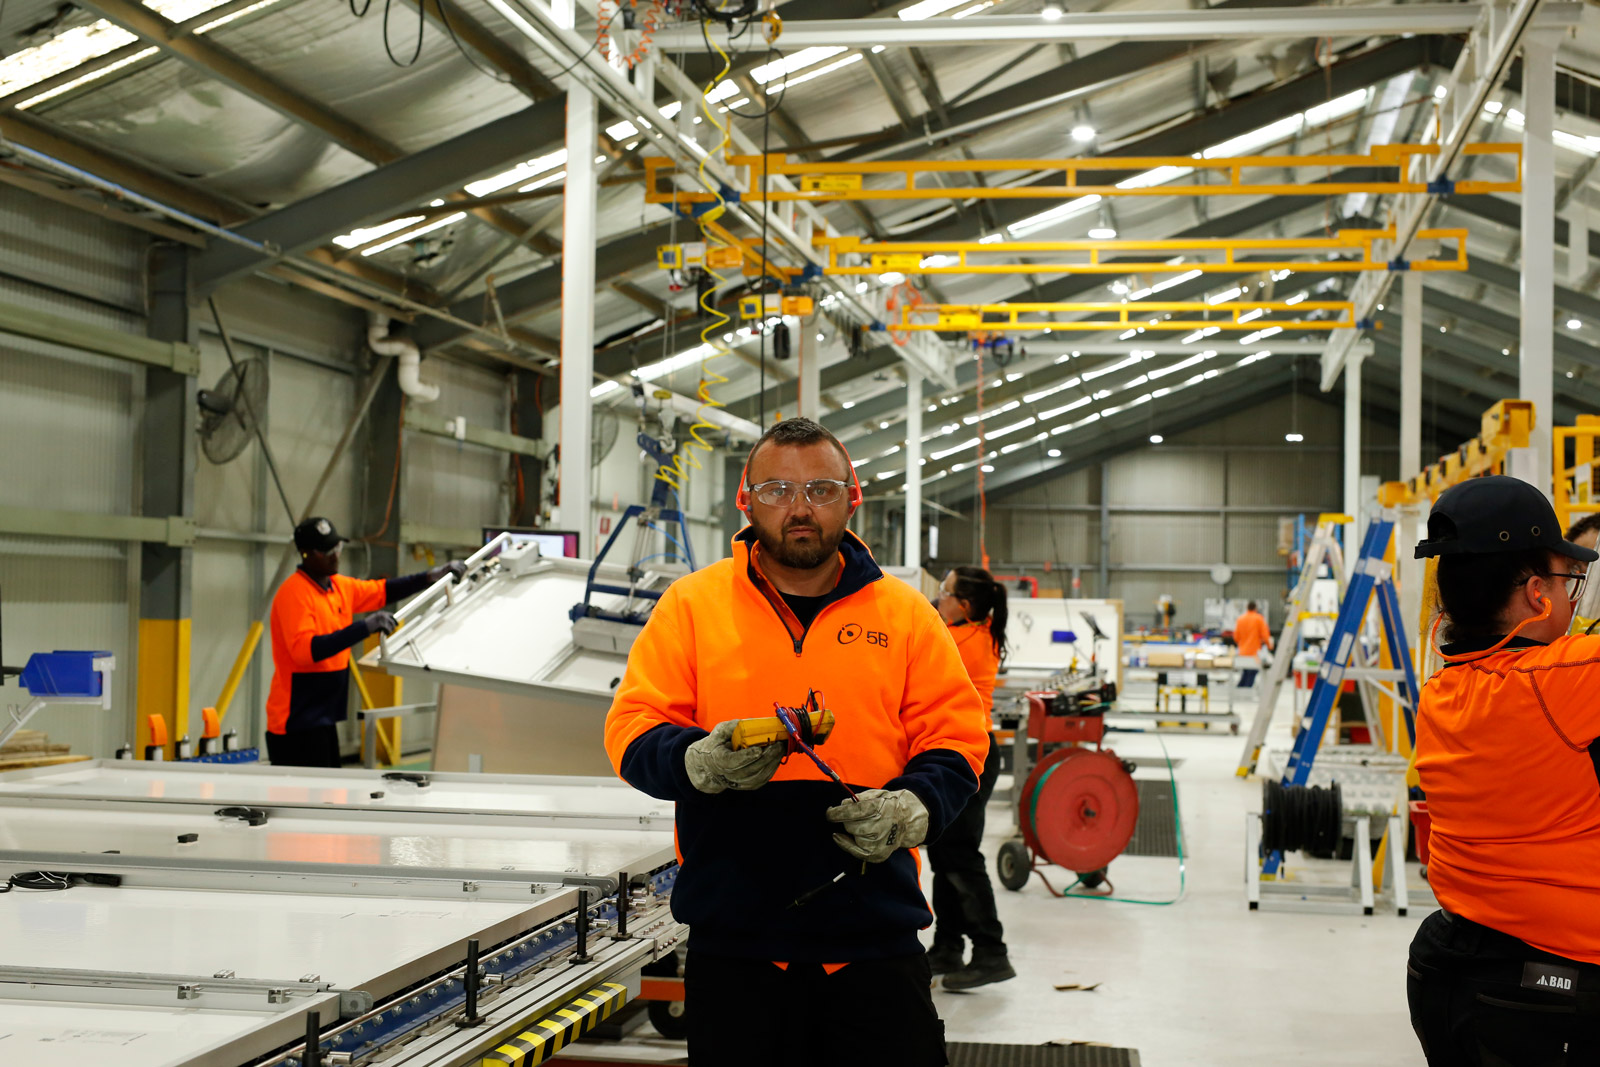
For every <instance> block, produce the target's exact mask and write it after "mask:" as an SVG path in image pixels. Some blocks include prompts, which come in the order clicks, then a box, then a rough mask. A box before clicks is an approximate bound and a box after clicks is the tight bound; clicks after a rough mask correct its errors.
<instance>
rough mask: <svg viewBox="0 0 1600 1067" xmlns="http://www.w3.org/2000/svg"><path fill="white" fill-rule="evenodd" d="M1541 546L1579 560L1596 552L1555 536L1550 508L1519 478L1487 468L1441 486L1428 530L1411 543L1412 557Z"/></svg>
mask: <svg viewBox="0 0 1600 1067" xmlns="http://www.w3.org/2000/svg"><path fill="white" fill-rule="evenodd" d="M1536 548H1542V549H1545V550H1546V551H1549V552H1554V553H1556V554H1558V555H1562V556H1567V557H1568V558H1570V559H1575V560H1578V561H1579V562H1582V563H1592V562H1594V561H1595V560H1596V559H1600V552H1595V551H1594V550H1593V549H1590V548H1584V547H1583V546H1582V545H1575V544H1573V543H1572V542H1571V541H1568V540H1566V539H1564V538H1563V537H1562V536H1561V524H1560V523H1558V522H1557V521H1556V509H1555V508H1553V507H1551V505H1550V501H1549V499H1548V498H1546V497H1545V495H1544V494H1543V493H1541V492H1540V491H1539V490H1538V489H1537V488H1535V487H1534V486H1532V485H1530V484H1529V483H1527V482H1525V481H1523V480H1522V479H1521V478H1511V477H1507V476H1506V475H1503V474H1492V475H1489V476H1488V477H1485V478H1469V479H1468V480H1467V481H1464V482H1462V483H1461V484H1459V485H1453V486H1451V487H1450V488H1449V489H1446V490H1445V491H1444V493H1443V494H1441V495H1440V497H1439V499H1438V500H1437V501H1436V502H1435V503H1434V505H1433V510H1432V511H1430V512H1428V536H1427V539H1426V540H1424V541H1420V542H1418V543H1417V558H1418V559H1427V558H1428V557H1429V556H1465V555H1488V554H1492V553H1496V552H1525V551H1527V550H1528V549H1536Z"/></svg>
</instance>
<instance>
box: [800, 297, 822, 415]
mask: <svg viewBox="0 0 1600 1067" xmlns="http://www.w3.org/2000/svg"><path fill="white" fill-rule="evenodd" d="M794 334H795V336H796V337H797V338H798V339H799V340H798V341H797V342H796V349H797V351H798V352H799V354H800V360H799V362H800V367H799V371H800V373H799V379H800V405H799V406H800V414H801V415H802V416H803V417H805V418H808V419H813V420H815V419H820V418H822V346H823V342H821V341H819V340H817V339H816V335H815V334H809V335H808V328H807V323H806V322H805V320H804V319H802V320H800V322H798V323H797V324H796V325H795V328H794Z"/></svg>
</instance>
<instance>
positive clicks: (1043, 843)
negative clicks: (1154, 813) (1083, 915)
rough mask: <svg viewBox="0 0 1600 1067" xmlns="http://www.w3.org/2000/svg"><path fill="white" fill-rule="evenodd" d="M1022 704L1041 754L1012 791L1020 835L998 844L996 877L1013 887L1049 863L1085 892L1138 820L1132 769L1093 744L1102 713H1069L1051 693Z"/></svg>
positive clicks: (1100, 879) (1097, 741)
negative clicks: (1068, 873) (1075, 877)
mask: <svg viewBox="0 0 1600 1067" xmlns="http://www.w3.org/2000/svg"><path fill="white" fill-rule="evenodd" d="M1028 705H1029V708H1028V726H1027V730H1028V737H1029V738H1030V739H1031V740H1035V741H1038V742H1039V745H1040V751H1042V752H1046V754H1045V755H1044V756H1043V758H1041V759H1040V760H1039V762H1038V764H1037V765H1035V766H1034V768H1033V770H1032V771H1031V772H1030V773H1029V774H1028V777H1027V779H1026V780H1025V781H1024V783H1023V786H1022V790H1021V792H1020V793H1019V796H1018V803H1017V825H1018V828H1019V830H1020V831H1021V839H1020V840H1018V839H1015V838H1014V839H1012V840H1010V841H1007V842H1005V843H1004V844H1002V845H1001V847H1000V855H999V858H998V866H999V874H1000V882H1001V884H1002V885H1004V886H1005V887H1006V888H1007V889H1013V890H1016V889H1021V888H1022V887H1023V886H1024V885H1026V884H1027V881H1028V877H1029V876H1030V875H1031V874H1032V873H1034V872H1035V871H1036V870H1038V868H1039V867H1041V866H1045V865H1049V864H1054V865H1055V866H1058V867H1063V868H1065V869H1067V870H1069V871H1072V872H1074V873H1075V874H1077V875H1078V879H1079V883H1080V884H1081V885H1083V886H1084V887H1086V888H1091V889H1092V888H1094V887H1095V886H1098V885H1099V884H1101V883H1102V882H1103V881H1105V871H1106V868H1107V867H1108V866H1109V865H1110V863H1111V861H1112V860H1114V859H1116V858H1117V857H1118V856H1119V855H1121V854H1122V850H1123V849H1125V848H1127V847H1128V842H1129V841H1130V840H1132V838H1133V832H1134V829H1135V827H1136V826H1137V825H1138V822H1139V790H1138V787H1137V786H1135V785H1134V782H1133V775H1132V770H1133V767H1132V765H1131V764H1129V763H1127V762H1125V761H1124V760H1122V759H1119V758H1118V756H1117V754H1116V753H1115V752H1112V751H1111V750H1110V749H1107V748H1102V747H1099V746H1100V742H1101V739H1102V738H1103V737H1104V736H1105V719H1104V717H1103V715H1102V714H1100V713H1094V714H1082V713H1079V714H1071V713H1070V711H1071V710H1072V706H1071V705H1070V703H1067V704H1064V703H1063V701H1062V698H1061V696H1060V694H1056V693H1029V694H1028ZM1101 710H1102V711H1103V709H1101ZM1063 712H1068V713H1063ZM1090 745H1093V746H1095V747H1093V748H1091V747H1088V746H1090ZM1050 746H1054V747H1053V748H1050ZM1047 750H1048V751H1047ZM1040 876H1041V877H1043V875H1042V873H1041V875H1040ZM1045 884H1046V885H1047V886H1048V885H1049V884H1050V883H1049V881H1048V879H1046V881H1045ZM1053 891H1054V890H1053V888H1052V892H1053Z"/></svg>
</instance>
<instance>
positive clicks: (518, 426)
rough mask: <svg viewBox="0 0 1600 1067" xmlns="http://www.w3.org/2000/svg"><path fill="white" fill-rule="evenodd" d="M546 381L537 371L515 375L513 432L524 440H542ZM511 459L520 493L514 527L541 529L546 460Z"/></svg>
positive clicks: (514, 503) (515, 501)
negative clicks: (541, 501)
mask: <svg viewBox="0 0 1600 1067" xmlns="http://www.w3.org/2000/svg"><path fill="white" fill-rule="evenodd" d="M543 378H544V376H543V375H541V374H535V373H534V372H533V371H525V370H517V371H512V372H511V384H512V390H513V393H512V403H511V410H512V412H513V413H514V416H515V418H516V422H515V423H514V424H513V426H512V429H513V430H515V431H516V432H517V434H518V435H519V436H521V437H532V438H539V437H541V436H542V435H543V434H544V409H543V408H542V407H541V406H540V404H539V397H540V395H541V393H542V392H543V391H544V389H545V387H546V383H545V382H544V381H543ZM509 459H510V461H511V474H512V477H513V478H514V479H515V485H516V492H515V493H514V494H513V496H512V508H511V525H513V526H537V525H539V504H540V499H539V497H540V492H541V483H542V482H543V481H544V460H543V459H542V458H539V457H535V456H529V455H523V454H521V453H514V454H513V455H511V456H510V457H509Z"/></svg>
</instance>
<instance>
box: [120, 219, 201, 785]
mask: <svg viewBox="0 0 1600 1067" xmlns="http://www.w3.org/2000/svg"><path fill="white" fill-rule="evenodd" d="M149 307H150V314H149V318H148V320H147V323H148V326H147V332H148V333H149V335H150V336H151V337H152V338H154V339H155V340H158V341H167V342H172V343H174V344H179V345H192V344H194V343H195V340H196V331H195V326H194V323H193V322H191V321H190V316H189V270H188V249H187V248H185V247H184V246H182V245H167V244H158V245H155V246H153V247H152V249H151V252H150V270H149ZM194 395H195V380H194V378H193V376H191V375H185V374H181V373H179V372H177V371H175V370H171V369H168V368H165V367H147V368H145V415H144V423H143V425H142V426H141V427H140V428H139V435H140V441H139V445H140V465H139V469H140V486H139V498H140V512H141V513H142V514H144V515H156V516H167V515H183V516H193V515H194V466H195V444H194V442H195V435H194V412H195V401H194ZM135 551H137V552H138V553H139V633H138V652H137V655H136V661H137V663H138V675H137V680H136V686H137V688H136V697H135V700H134V707H135V720H134V730H133V736H134V738H135V744H134V753H135V755H137V756H140V757H141V758H142V757H143V755H144V750H145V745H147V744H149V737H150V733H149V725H148V724H149V719H150V716H152V715H159V716H161V717H162V718H163V719H165V720H166V723H167V736H168V756H169V757H170V755H171V742H172V741H176V740H177V739H178V738H179V737H182V736H183V735H184V734H185V733H187V732H188V729H189V650H190V618H191V614H192V602H191V597H192V591H193V582H194V550H193V549H192V548H185V547H179V546H174V545H170V544H159V543H154V542H145V543H144V544H142V545H139V546H137V547H134V546H129V554H130V555H131V554H132V553H133V552H135Z"/></svg>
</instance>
